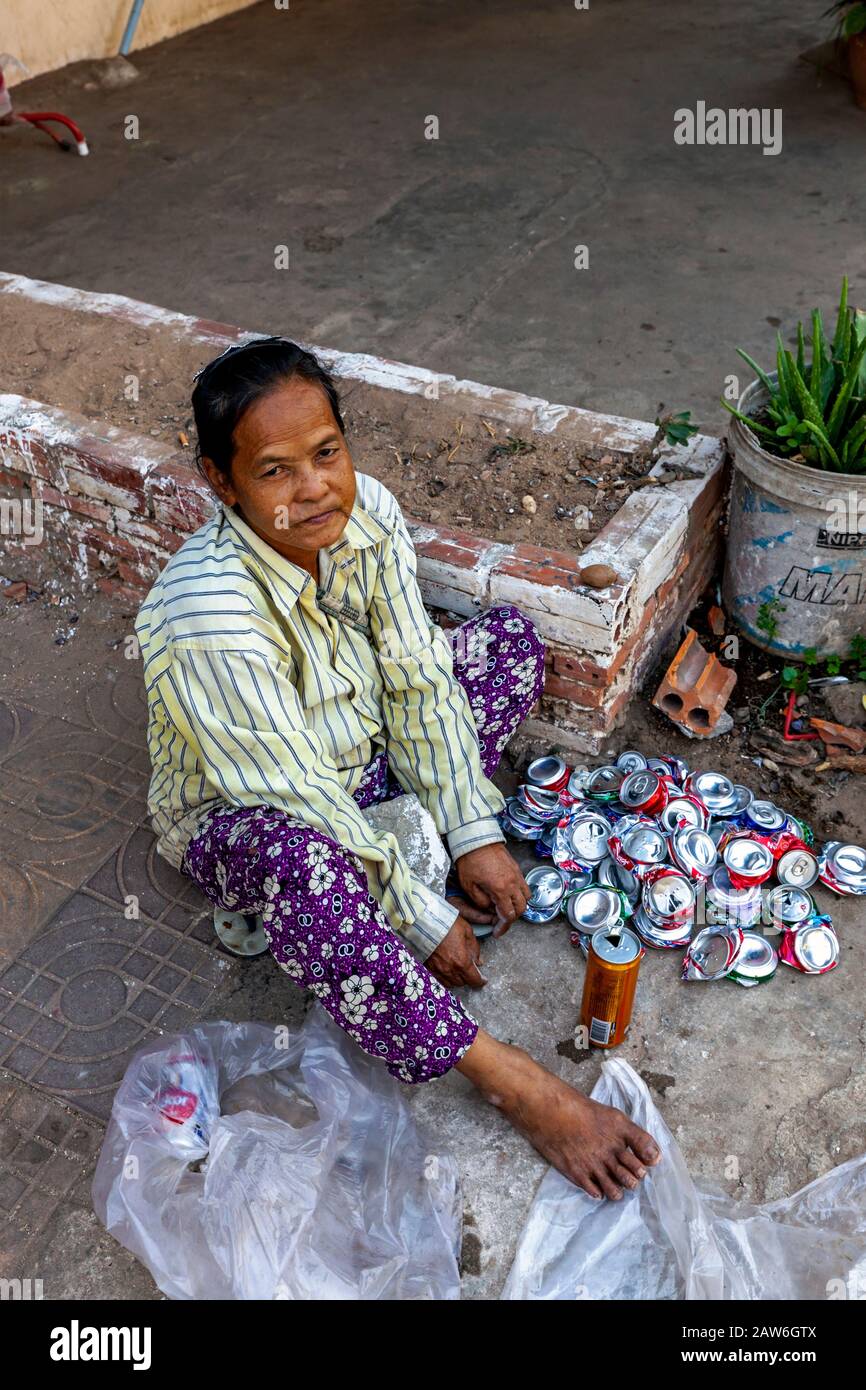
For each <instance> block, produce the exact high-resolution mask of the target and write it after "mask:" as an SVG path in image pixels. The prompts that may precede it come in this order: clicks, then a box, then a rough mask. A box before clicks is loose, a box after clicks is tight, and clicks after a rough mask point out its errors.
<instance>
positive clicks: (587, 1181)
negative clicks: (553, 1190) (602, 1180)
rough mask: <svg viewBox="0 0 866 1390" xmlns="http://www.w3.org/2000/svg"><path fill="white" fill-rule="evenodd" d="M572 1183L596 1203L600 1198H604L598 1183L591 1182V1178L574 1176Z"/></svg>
mask: <svg viewBox="0 0 866 1390" xmlns="http://www.w3.org/2000/svg"><path fill="white" fill-rule="evenodd" d="M573 1181H574V1182H575V1183H577V1186H578V1187H582V1188H583V1190H584V1192H586V1193H588V1194H589V1196H590V1197H594V1198H595V1199H596V1201H597V1202H598V1201H601V1199H602V1197H603V1196H604V1193H603V1192H602V1190H601V1188H600V1187H599V1185H598V1183H595V1182H593V1180H592V1178H590V1177H586V1176H581V1175H579V1174H576V1175H575V1177H574V1179H573Z"/></svg>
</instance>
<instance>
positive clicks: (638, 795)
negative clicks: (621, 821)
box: [619, 768, 670, 816]
mask: <svg viewBox="0 0 866 1390" xmlns="http://www.w3.org/2000/svg"><path fill="white" fill-rule="evenodd" d="M619 800H620V804H621V805H623V806H625V807H626V808H627V809H628V810H629V811H639V812H640V813H641V814H642V815H644V816H657V815H660V814H661V812H662V811H663V810H664V808H665V807H666V806H667V804H668V801H669V800H670V788H669V786H668V783H667V781H666V780H665V778H664V777H663V776H662V775H661V773H659V772H651V771H650V770H649V769H648V768H642V769H641V770H640V771H638V772H630V773H629V775H628V776H627V777H626V778H625V780H624V781H623V784H622V786H621V787H620V789H619Z"/></svg>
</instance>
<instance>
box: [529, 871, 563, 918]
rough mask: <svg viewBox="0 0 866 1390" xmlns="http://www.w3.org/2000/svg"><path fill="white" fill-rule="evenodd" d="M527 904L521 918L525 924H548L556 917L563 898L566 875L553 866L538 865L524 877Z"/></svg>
mask: <svg viewBox="0 0 866 1390" xmlns="http://www.w3.org/2000/svg"><path fill="white" fill-rule="evenodd" d="M526 883H527V887H528V888H529V902H528V903H527V905H526V908H525V909H524V913H523V916H524V918H525V919H526V921H527V922H550V921H551V920H552V919H553V918H554V917H556V916H558V914H559V912H560V911H561V908H562V900H563V898H564V896H565V889H566V884H567V880H566V875H565V874H564V873H562V871H561V870H560V869H557V868H554V867H553V865H546V864H539V866H538V867H537V868H535V869H530V870H529V872H528V873H527V875H526Z"/></svg>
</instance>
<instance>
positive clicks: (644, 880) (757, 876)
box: [500, 750, 866, 987]
mask: <svg viewBox="0 0 866 1390" xmlns="http://www.w3.org/2000/svg"><path fill="white" fill-rule="evenodd" d="M500 823H501V825H502V829H503V830H504V832H505V833H506V835H509V836H511V837H512V838H514V839H517V840H531V841H533V843H534V845H535V851H536V854H537V855H538V857H539V859H542V860H547V861H550V862H549V863H543V864H539V866H538V867H537V868H533V869H530V870H529V872H528V873H527V874H526V881H527V883H528V885H529V887H530V889H531V897H530V901H529V905H528V907H527V909H526V911H525V913H524V917H525V918H526V919H527V920H528V921H530V922H550V921H552V920H553V919H554V918H555V917H557V916H559V915H560V914H563V915H564V916H565V917H566V919H567V920H568V922H569V924H570V927H571V939H572V942H573V944H574V945H575V946H579V947H580V948H581V949H582V951H583V953H584V955H586V954H587V953H588V949H589V942H590V939H591V937H592V936H593V934H594V933H595V932H597V931H599V930H600V929H602V928H606V929H608V930H613V931H616V929H617V928H618V927H622V926H623V925H624V924H625V923H626V921H628V924H629V927H630V928H631V929H632V930H633V931H634V932H635V933H636V934H637V936H638V937H639V938H640V941H641V942H642V944H643V947H644V948H646V947H651V948H656V949H662V950H665V949H666V950H677V949H679V950H685V956H684V959H683V971H682V977H683V979H684V980H721V979H729V980H735V981H736V982H737V983H738V984H741V985H744V986H747V987H748V986H754V985H757V984H760V983H761V982H762V981H765V980H769V979H772V977H773V975H774V974H775V973H776V969H777V967H778V964H779V961H780V960H781V961H782V962H783V963H784V964H785V965H789V966H791V967H792V968H793V969H794V970H799V971H801V972H803V973H804V974H807V975H822V974H825V973H826V972H827V971H828V970H832V969H834V967H835V966H836V965H837V964H838V960H839V941H838V938H837V935H836V932H835V929H834V927H833V922H832V919H831V917H830V916H829V915H828V914H827V913H825V912H820V911H819V910H818V908H817V906H816V904H815V900H814V898H813V897H812V894H811V892H810V889H811V888H813V886H814V885H815V884H816V883H818V882H821V883H823V884H825V885H826V886H827V887H828V888H830V889H832V890H833V892H834V893H842V894H860V895H864V894H866V850H864V849H862V848H861V847H860V846H859V845H851V844H842V843H840V842H838V841H830V842H829V843H828V844H826V845H824V847H823V849H822V850H821V851H820V853H818V852H817V851H816V850H815V849H814V847H813V846H814V836H813V833H812V831H811V830H810V828H809V826H808V825H806V824H805V823H804V822H803V821H800V820H798V819H797V818H796V817H795V816H792V815H791V814H790V813H788V812H786V811H783V810H781V809H780V808H779V807H778V806H775V805H774V804H773V802H771V801H762V800H759V799H757V798H756V797H755V796H754V795H753V793H752V792H751V791H750V790H749V788H748V787H745V786H741V785H739V784H737V783H735V782H732V781H731V780H730V778H728V777H725V776H723V775H722V774H721V773H718V772H691V771H690V770H689V768H688V767H687V766H686V764H685V763H684V762H683V761H682V759H681V758H675V757H661V758H647V757H644V755H643V754H642V753H638V752H634V751H632V750H629V751H627V752H624V753H621V754H620V755H619V757H618V758H617V759H616V762H615V763H612V764H609V765H606V766H604V767H598V768H595V769H594V770H590V769H588V768H585V767H568V766H567V765H566V764H565V762H564V761H563V760H562V759H561V758H559V757H556V756H553V755H549V756H546V757H542V758H536V759H535V761H534V762H532V763H531V764H530V766H529V768H528V770H527V773H526V781H525V782H524V784H523V785H522V786H521V787H520V788H519V790H518V792H517V795H516V796H513V797H511V798H509V800H508V802H507V805H506V807H505V810H504V811H503V812H502V814H501V816H500ZM702 923H705V925H701V924H702ZM761 924H763V925H764V926H768V927H769V928H770V929H771V932H772V934H773V935H776V934H778V936H779V942H778V949H777V948H776V946H775V945H774V944H773V942H772V941H770V940H768V938H767V936H766V935H764V934H763V932H761V931H759V930H756V928H757V927H758V926H759V925H761ZM696 926H700V930H698V931H697V932H696V933H695V927H696ZM693 933H694V934H693ZM642 953H645V951H644V952H642Z"/></svg>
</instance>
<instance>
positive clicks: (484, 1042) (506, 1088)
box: [456, 1028, 537, 1107]
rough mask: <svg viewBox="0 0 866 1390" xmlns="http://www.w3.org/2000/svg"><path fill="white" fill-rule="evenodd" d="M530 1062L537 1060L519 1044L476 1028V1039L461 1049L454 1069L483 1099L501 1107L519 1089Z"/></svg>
mask: <svg viewBox="0 0 866 1390" xmlns="http://www.w3.org/2000/svg"><path fill="white" fill-rule="evenodd" d="M533 1065H537V1064H534V1063H533V1062H532V1058H531V1057H530V1056H529V1054H528V1053H527V1052H524V1051H523V1049H522V1048H520V1047H514V1046H513V1045H512V1044H511V1043H504V1042H500V1041H499V1039H498V1038H494V1037H493V1036H492V1035H491V1034H490V1033H487V1032H485V1030H484V1029H483V1028H479V1029H478V1033H477V1034H476V1037H475V1041H474V1042H473V1044H472V1046H471V1047H469V1048H468V1049H467V1050H466V1052H464V1054H463V1056H462V1057H461V1059H460V1061H459V1062H458V1063H457V1068H456V1069H457V1071H459V1072H461V1073H462V1074H463V1076H465V1077H466V1079H467V1080H468V1081H471V1082H472V1084H473V1086H475V1087H477V1089H478V1090H479V1091H480V1092H481V1094H482V1095H483V1096H484V1099H485V1100H487V1101H489V1102H490V1104H491V1105H495V1106H498V1107H501V1106H503V1105H504V1104H507V1103H508V1101H510V1100H512V1099H513V1098H515V1096H516V1095H517V1094H518V1093H519V1091H520V1089H521V1086H520V1077H521V1074H522V1073H523V1072H524V1070H525V1068H526V1067H527V1066H528V1067H530V1068H531V1067H532V1066H533Z"/></svg>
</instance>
